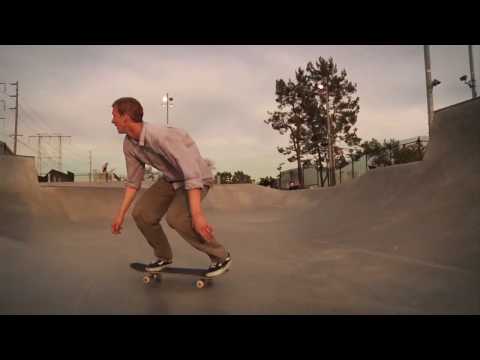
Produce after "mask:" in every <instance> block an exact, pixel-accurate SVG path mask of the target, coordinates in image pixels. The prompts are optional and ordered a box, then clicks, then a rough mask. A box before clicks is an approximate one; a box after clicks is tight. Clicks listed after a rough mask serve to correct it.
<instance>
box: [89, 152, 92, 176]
mask: <svg viewBox="0 0 480 360" xmlns="http://www.w3.org/2000/svg"><path fill="white" fill-rule="evenodd" d="M89 153H90V172H89V173H88V178H89V182H92V150H90V151H89Z"/></svg>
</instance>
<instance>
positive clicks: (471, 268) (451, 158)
mask: <svg viewBox="0 0 480 360" xmlns="http://www.w3.org/2000/svg"><path fill="white" fill-rule="evenodd" d="M479 153H480V101H479V99H473V100H469V101H466V102H462V103H459V104H455V105H452V106H449V107H447V108H444V109H440V110H437V111H436V112H435V117H434V122H433V125H432V128H431V135H430V143H429V144H428V148H427V153H426V156H425V158H424V160H423V161H421V162H416V163H409V164H404V165H396V166H391V167H386V168H377V169H375V170H372V171H369V172H368V173H367V174H365V175H363V176H361V177H359V178H356V179H354V180H352V181H349V182H346V183H344V184H341V185H338V186H336V187H334V188H318V189H308V190H298V191H281V190H277V189H271V188H266V187H261V186H257V185H246V184H242V185H216V186H214V188H213V189H212V190H211V191H210V193H209V194H208V196H207V198H206V199H205V200H204V202H203V208H204V210H205V214H206V216H207V219H208V221H209V223H211V224H212V225H213V227H214V230H215V234H216V237H217V238H218V240H219V241H220V242H222V243H223V244H224V245H225V246H226V247H227V248H228V249H229V251H230V252H231V254H232V259H233V261H232V268H231V271H230V272H228V273H227V274H226V275H224V276H221V277H219V278H217V279H215V280H214V282H213V285H212V286H211V287H207V288H204V289H197V288H195V286H194V283H195V280H196V279H195V278H193V277H188V276H164V278H163V281H162V282H160V283H152V284H149V285H145V284H143V282H142V276H141V274H140V273H137V272H135V271H132V270H131V269H130V268H129V263H131V262H135V261H149V260H152V259H153V254H152V251H151V249H150V247H149V246H148V244H147V243H146V241H145V240H144V238H143V236H142V235H141V233H140V232H139V230H138V229H137V228H136V226H135V223H134V222H133V220H132V218H131V216H130V215H128V216H127V219H126V222H125V224H124V228H123V231H122V234H121V235H118V236H114V235H112V233H111V227H110V226H111V222H112V220H113V218H114V215H115V213H116V211H117V209H118V207H119V206H120V204H121V200H122V196H123V185H121V184H112V185H98V184H94V185H89V184H84V185H82V184H46V185H43V184H42V185H40V184H38V182H37V181H36V176H37V174H36V170H35V159H34V158H31V157H22V156H7V155H0V174H1V175H0V219H1V223H0V254H1V259H2V261H1V262H0V294H1V295H0V314H79V315H82V314H107V315H109V314H115V315H116V314H120V315H122V314H140V315H146V314H160V315H161V314H198V315H204V314H237V315H242V314H279V315H280V314H281V315H290V314H291V315H296V314H479V313H480V241H479V239H480V236H479V235H478V234H480V221H479V220H480V185H479V184H480V161H479V160H480V159H479ZM130 213H131V210H130V211H129V214H130ZM162 226H163V228H164V230H165V232H166V234H167V236H168V237H169V239H170V243H171V245H172V249H173V252H174V259H173V260H174V265H176V266H188V267H206V266H208V264H209V259H208V258H207V257H206V256H205V255H204V254H202V253H199V252H198V251H196V250H195V249H193V248H191V247H190V246H189V245H188V244H187V243H186V241H185V240H183V239H182V238H181V237H180V236H179V235H178V234H177V233H176V232H175V231H174V230H173V229H171V228H169V227H168V225H167V224H166V223H165V221H164V220H162Z"/></svg>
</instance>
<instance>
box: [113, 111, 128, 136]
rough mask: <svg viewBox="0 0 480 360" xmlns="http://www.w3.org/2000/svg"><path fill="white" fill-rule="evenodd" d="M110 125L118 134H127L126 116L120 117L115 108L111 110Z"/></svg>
mask: <svg viewBox="0 0 480 360" xmlns="http://www.w3.org/2000/svg"><path fill="white" fill-rule="evenodd" d="M112 116H113V117H112V124H113V125H115V127H116V128H117V131H118V133H119V134H126V133H127V122H128V119H127V117H128V115H127V114H123V115H120V113H119V112H118V109H117V108H116V107H114V108H112Z"/></svg>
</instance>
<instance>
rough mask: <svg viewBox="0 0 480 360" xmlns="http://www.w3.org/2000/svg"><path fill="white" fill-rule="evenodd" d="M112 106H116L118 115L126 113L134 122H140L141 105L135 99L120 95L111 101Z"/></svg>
mask: <svg viewBox="0 0 480 360" xmlns="http://www.w3.org/2000/svg"><path fill="white" fill-rule="evenodd" d="M112 107H114V108H117V110H118V112H119V113H120V115H123V114H128V115H129V116H130V118H131V119H132V120H133V121H135V122H142V118H143V107H142V104H140V102H139V101H138V100H137V99H134V98H132V97H122V98H120V99H117V100H115V101H114V102H113V104H112Z"/></svg>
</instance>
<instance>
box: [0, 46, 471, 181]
mask: <svg viewBox="0 0 480 360" xmlns="http://www.w3.org/2000/svg"><path fill="white" fill-rule="evenodd" d="M431 54H432V76H433V77H436V78H438V79H439V80H441V81H442V84H441V85H440V86H438V87H436V88H435V98H434V102H435V108H439V107H443V106H446V105H449V104H452V103H454V102H458V101H462V100H466V99H467V98H469V96H470V93H469V89H468V88H467V87H466V86H465V85H464V84H462V83H461V82H460V81H459V80H458V78H459V77H460V76H461V75H463V74H464V73H466V74H467V75H469V69H468V60H467V48H466V46H432V47H431ZM319 56H322V57H324V58H328V57H330V56H332V57H333V58H334V61H335V62H336V63H337V64H338V67H339V70H341V69H343V68H345V69H346V70H347V73H348V77H349V79H350V80H351V81H352V82H354V83H357V85H358V96H359V97H360V114H359V118H358V123H357V127H358V128H359V134H360V135H361V136H362V137H364V139H370V138H371V137H376V138H378V139H383V138H387V139H388V138H391V137H394V138H399V139H401V138H405V137H412V136H417V135H426V134H427V132H428V129H427V114H426V96H425V92H426V90H425V69H424V58H423V46H420V45H415V46H405V45H404V46H345V45H343V46H260V45H256V46H0V79H4V80H7V81H16V80H19V82H20V98H19V100H20V103H21V104H22V106H24V108H25V109H26V111H28V112H29V113H30V114H31V118H25V119H24V121H23V122H22V119H20V128H21V129H22V131H23V132H24V133H25V135H31V134H32V133H34V132H35V131H37V132H38V131H42V132H45V131H47V132H55V133H61V134H63V135H71V136H72V139H71V144H69V145H65V149H64V151H65V153H64V158H65V164H67V162H68V164H69V166H72V168H75V169H79V170H81V171H85V170H87V168H86V166H87V165H86V164H88V151H89V150H93V154H94V159H95V163H96V162H97V161H98V162H99V163H103V162H104V161H109V162H110V163H111V166H112V167H116V168H117V169H122V171H124V166H125V165H124V159H123V153H122V151H121V143H122V136H119V135H118V134H117V133H116V130H115V128H114V127H113V126H112V125H111V123H110V121H111V103H112V102H113V100H115V99H116V98H118V97H121V96H134V97H137V98H138V99H140V100H141V102H142V104H143V105H144V109H145V120H146V121H150V122H154V123H160V124H165V122H166V114H165V109H164V108H163V107H162V103H161V99H162V97H163V95H164V94H165V93H166V92H167V91H168V92H169V94H170V95H171V96H172V97H173V98H174V107H173V108H172V109H171V111H170V116H169V120H170V121H169V122H170V125H172V126H178V127H182V128H184V129H186V130H187V131H189V132H190V133H191V135H192V136H193V137H194V139H195V140H196V141H197V143H198V145H199V147H200V149H201V151H202V154H204V156H205V157H209V158H212V159H213V160H215V161H216V164H217V168H220V169H219V170H221V169H225V170H226V169H230V170H232V171H234V170H243V171H245V172H246V173H249V174H251V175H252V176H254V177H259V176H267V175H271V176H272V175H275V174H276V167H277V166H278V164H279V163H280V162H282V161H284V162H286V160H285V158H284V157H283V156H281V155H280V154H278V152H277V150H276V147H277V146H284V145H286V144H287V143H288V137H287V136H280V135H279V133H278V132H276V131H274V130H272V129H271V128H270V127H269V126H268V125H266V124H265V123H264V122H263V121H264V120H265V119H266V118H267V117H268V115H267V111H272V110H275V108H276V104H275V100H274V99H275V81H276V80H278V79H285V80H287V79H288V78H292V79H293V78H294V72H295V70H297V69H298V67H302V68H305V66H306V64H307V62H309V61H315V60H316V59H318V57H319ZM475 56H476V59H477V62H476V64H477V65H478V59H479V56H480V54H479V50H478V49H477V48H475ZM476 70H477V71H478V70H479V69H478V66H477V69H476ZM477 78H478V76H477ZM21 115H22V116H24V117H26V116H27V115H25V114H21ZM0 121H1V120H0ZM0 125H1V124H0ZM27 125H28V128H27ZM22 126H23V127H22ZM5 127H6V131H7V132H8V131H10V129H11V128H12V113H10V115H9V117H8V119H7V122H6V126H5ZM0 130H1V128H0ZM8 141H11V139H8ZM33 146H35V145H34V144H32V147H33ZM54 147H55V145H54V144H52V149H53V150H54ZM53 150H52V151H53ZM75 159H76V160H75ZM70 164H71V165H70ZM100 165H101V164H99V165H98V166H100ZM293 166H294V164H293V165H292V167H293Z"/></svg>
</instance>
